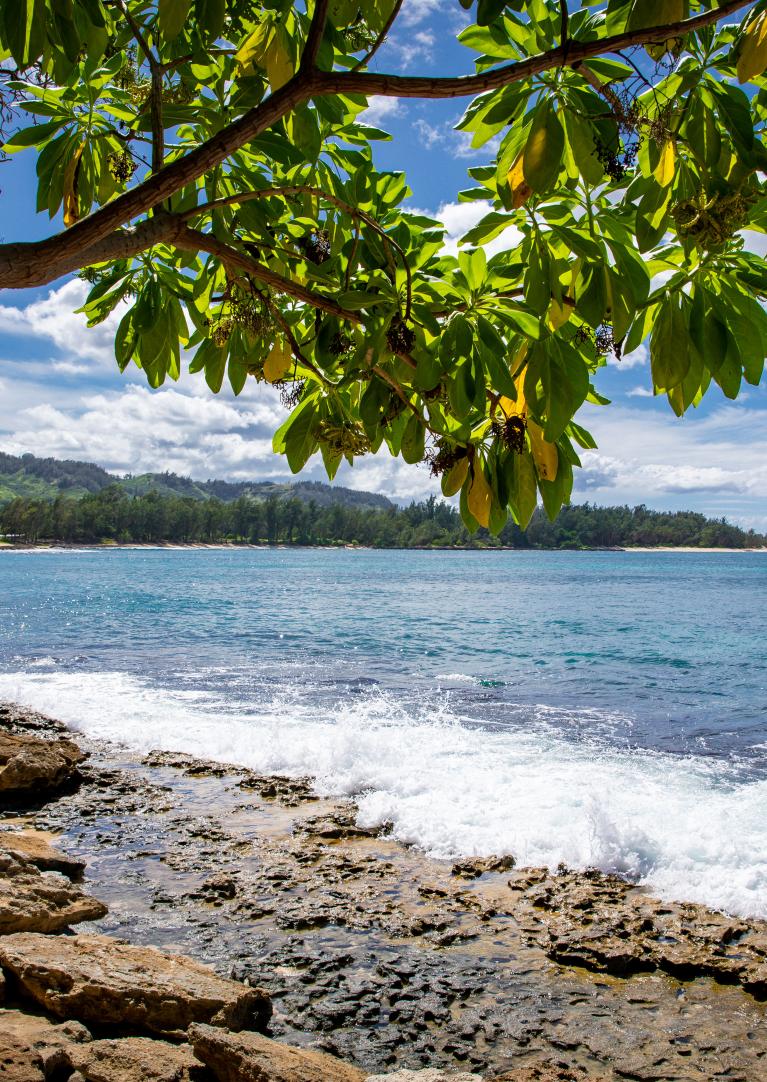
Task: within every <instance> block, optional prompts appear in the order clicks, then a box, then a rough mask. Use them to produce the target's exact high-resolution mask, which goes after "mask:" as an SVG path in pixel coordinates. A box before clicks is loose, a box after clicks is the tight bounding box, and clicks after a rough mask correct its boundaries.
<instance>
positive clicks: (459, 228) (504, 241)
mask: <svg viewBox="0 0 767 1082" xmlns="http://www.w3.org/2000/svg"><path fill="white" fill-rule="evenodd" d="M489 210H491V206H490V203H483V202H480V203H443V204H442V206H441V207H440V208H439V210H437V211H434V212H432V211H428V212H427V213H429V214H430V215H431V217H433V218H437V219H438V220H439V221H440V222H442V224H443V225H444V226H445V229H446V230H447V238H446V243H445V253H446V254H447V255H455V254H456V253H457V252H458V251H459V244H458V242H459V240H460V239H461V237H463V236H464V235H465V234H466V233H467V232H468V231H469V230H470V229H473V227H474V226H475V225H477V223H478V222H480V221H481V220H482V219H483V218H484V217H485V215H486V214H487V213H488V211H489ZM521 239H522V234H521V233H520V232H519V230H518V229H517V228H516V227H515V226H509V228H508V229H507V230H506V231H505V232H503V233H501V235H500V236H499V237H496V238H495V240H491V241H489V243H487V244H484V245H483V247H484V249H485V251H486V252H487V254H488V256H492V255H495V254H496V253H497V252H505V251H508V250H509V249H510V248H514V247H516V245H517V244H519V242H520V241H521Z"/></svg>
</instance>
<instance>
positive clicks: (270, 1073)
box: [189, 1026, 365, 1082]
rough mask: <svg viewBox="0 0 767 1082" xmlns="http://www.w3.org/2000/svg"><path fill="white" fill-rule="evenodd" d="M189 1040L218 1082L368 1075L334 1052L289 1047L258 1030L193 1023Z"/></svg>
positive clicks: (327, 1081)
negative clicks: (232, 1030)
mask: <svg viewBox="0 0 767 1082" xmlns="http://www.w3.org/2000/svg"><path fill="white" fill-rule="evenodd" d="M189 1041H190V1043H191V1044H192V1046H193V1048H194V1051H195V1054H196V1055H197V1056H198V1057H199V1058H200V1059H201V1060H202V1061H203V1063H205V1064H207V1065H208V1067H210V1068H211V1070H212V1071H213V1073H214V1074H215V1076H216V1079H217V1080H218V1082H331V1080H332V1082H363V1079H364V1077H365V1076H364V1074H363V1072H362V1071H360V1070H358V1069H357V1068H356V1067H352V1066H350V1065H349V1064H347V1063H343V1062H342V1061H341V1060H340V1059H336V1058H335V1057H334V1056H328V1055H325V1054H324V1053H322V1052H311V1051H307V1050H305V1049H303V1048H290V1047H289V1046H288V1045H284V1044H279V1043H278V1042H277V1041H270V1040H269V1039H268V1038H267V1037H261V1036H259V1035H258V1034H255V1033H237V1034H234V1033H227V1032H226V1031H225V1030H220V1029H215V1028H214V1027H213V1026H192V1027H191V1029H190V1030H189Z"/></svg>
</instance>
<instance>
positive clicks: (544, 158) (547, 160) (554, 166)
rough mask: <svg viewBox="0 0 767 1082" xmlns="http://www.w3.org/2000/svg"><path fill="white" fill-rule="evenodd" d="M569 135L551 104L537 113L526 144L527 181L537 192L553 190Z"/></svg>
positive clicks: (540, 106) (525, 173) (539, 108)
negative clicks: (566, 138)
mask: <svg viewBox="0 0 767 1082" xmlns="http://www.w3.org/2000/svg"><path fill="white" fill-rule="evenodd" d="M564 149H565V133H564V131H563V129H562V124H561V122H560V120H559V117H558V116H557V114H556V112H555V111H554V106H553V105H552V104H551V102H549V101H545V102H544V103H543V104H539V105H538V106H537V108H536V110H535V114H534V117H533V124H532V127H531V129H530V135H529V137H528V140H527V143H526V144H525V150H524V156H523V171H524V176H525V181H526V182H527V184H529V186H530V187H531V188H532V190H533V191H534V192H546V191H548V190H549V188H552V187H553V186H554V184H555V182H556V179H557V177H558V176H559V171H560V169H561V167H562V154H563V152H564Z"/></svg>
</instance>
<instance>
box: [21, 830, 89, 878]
mask: <svg viewBox="0 0 767 1082" xmlns="http://www.w3.org/2000/svg"><path fill="white" fill-rule="evenodd" d="M0 850H5V851H6V852H8V853H11V854H12V856H14V857H16V859H17V860H21V861H27V862H28V863H29V864H34V866H35V867H36V868H39V869H40V871H41V872H61V874H62V875H66V876H68V877H69V878H70V879H81V878H82V874H83V872H84V871H85V861H83V860H78V859H77V858H76V857H71V856H69V855H68V854H67V853H62V852H61V850H59V849H56V848H55V846H53V845H52V844H51V836H50V835H49V834H46V833H45V832H44V831H42V830H0Z"/></svg>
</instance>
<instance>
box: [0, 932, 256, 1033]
mask: <svg viewBox="0 0 767 1082" xmlns="http://www.w3.org/2000/svg"><path fill="white" fill-rule="evenodd" d="M0 964H1V965H2V966H3V967H4V969H5V971H6V974H10V975H12V976H13V978H14V980H15V981H16V983H17V984H18V986H19V988H20V989H21V991H22V992H23V993H24V994H26V995H28V996H31V997H32V998H33V999H34V1000H36V1002H37V1003H39V1004H40V1005H41V1006H43V1007H45V1008H46V1009H47V1010H49V1011H50V1012H51V1013H52V1014H54V1015H56V1016H57V1017H58V1018H79V1019H81V1020H83V1021H94V1022H99V1023H115V1024H117V1023H119V1024H121V1025H126V1026H131V1027H133V1028H137V1029H139V1030H144V1031H149V1032H150V1033H160V1034H162V1035H170V1036H182V1035H183V1034H184V1032H185V1031H186V1029H187V1027H188V1026H189V1025H190V1023H192V1022H212V1023H213V1024H214V1025H221V1026H229V1027H230V1028H231V1029H234V1030H238V1029H242V1028H244V1027H246V1026H252V1027H254V1028H261V1027H263V1026H265V1025H266V1023H267V1022H268V1020H269V1017H270V1015H271V1004H270V1002H269V997H268V996H267V994H266V993H265V992H263V991H261V989H257V988H248V987H247V986H245V985H242V984H239V983H237V982H235V981H229V980H224V979H223V978H221V977H218V976H216V974H215V973H214V972H213V971H212V970H210V969H208V968H207V967H206V966H203V965H200V964H199V963H197V962H193V961H192V960H191V959H190V958H185V957H183V956H182V955H172V954H165V953H164V952H162V951H159V950H155V949H154V948H152V947H133V946H130V945H129V944H127V943H121V942H120V941H119V940H116V939H110V938H109V937H108V936H101V935H76V936H45V935H35V934H34V933H22V934H19V935H9V936H6V937H5V938H2V939H0Z"/></svg>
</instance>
